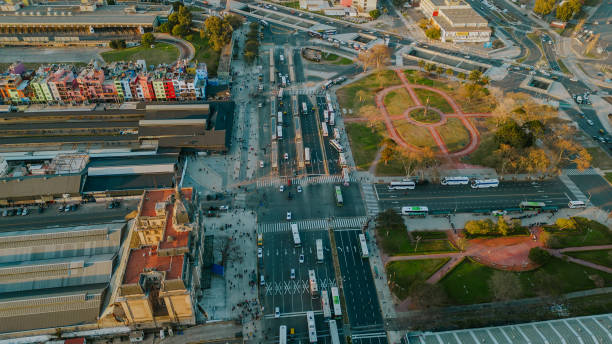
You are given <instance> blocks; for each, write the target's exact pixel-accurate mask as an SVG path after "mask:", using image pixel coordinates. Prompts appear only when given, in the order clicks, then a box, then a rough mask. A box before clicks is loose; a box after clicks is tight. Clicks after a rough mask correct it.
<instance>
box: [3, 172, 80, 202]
mask: <svg viewBox="0 0 612 344" xmlns="http://www.w3.org/2000/svg"><path fill="white" fill-rule="evenodd" d="M80 187H81V175H80V174H70V175H44V176H27V177H19V178H4V179H0V195H1V196H0V198H2V199H12V198H24V197H35V196H43V195H61V194H65V193H67V194H76V193H79V190H80Z"/></svg>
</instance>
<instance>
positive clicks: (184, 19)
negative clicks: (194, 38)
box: [177, 6, 191, 28]
mask: <svg viewBox="0 0 612 344" xmlns="http://www.w3.org/2000/svg"><path fill="white" fill-rule="evenodd" d="M177 19H178V23H179V24H180V25H185V26H187V28H190V27H191V11H189V9H188V8H187V7H185V6H181V7H180V8H179V11H178V15H177Z"/></svg>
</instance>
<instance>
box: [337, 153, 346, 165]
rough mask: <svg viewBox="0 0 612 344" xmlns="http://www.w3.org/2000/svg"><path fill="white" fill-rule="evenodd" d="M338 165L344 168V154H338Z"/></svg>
mask: <svg viewBox="0 0 612 344" xmlns="http://www.w3.org/2000/svg"><path fill="white" fill-rule="evenodd" d="M338 163H339V164H340V167H346V166H347V164H346V155H345V154H344V153H340V154H338Z"/></svg>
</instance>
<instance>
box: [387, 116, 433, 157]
mask: <svg viewBox="0 0 612 344" xmlns="http://www.w3.org/2000/svg"><path fill="white" fill-rule="evenodd" d="M393 125H394V126H395V128H396V129H397V131H398V132H399V134H400V135H401V136H402V137H403V138H404V140H406V142H408V143H410V144H413V145H415V146H417V147H421V148H422V147H431V148H432V149H434V150H437V149H438V145H437V144H436V141H434V139H433V137H432V136H431V133H430V132H429V129H427V128H424V127H417V126H416V125H413V124H410V123H408V122H406V121H405V120H395V121H393Z"/></svg>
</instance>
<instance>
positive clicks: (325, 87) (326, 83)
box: [323, 80, 334, 90]
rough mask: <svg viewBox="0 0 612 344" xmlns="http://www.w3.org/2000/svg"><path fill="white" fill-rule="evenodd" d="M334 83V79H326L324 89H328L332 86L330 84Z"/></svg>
mask: <svg viewBox="0 0 612 344" xmlns="http://www.w3.org/2000/svg"><path fill="white" fill-rule="evenodd" d="M333 83H334V82H333V81H331V80H328V81H326V82H325V83H324V84H323V89H325V90H326V89H328V88H329V87H330V86H331V85H332V84H333Z"/></svg>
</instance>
